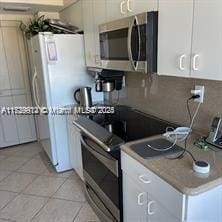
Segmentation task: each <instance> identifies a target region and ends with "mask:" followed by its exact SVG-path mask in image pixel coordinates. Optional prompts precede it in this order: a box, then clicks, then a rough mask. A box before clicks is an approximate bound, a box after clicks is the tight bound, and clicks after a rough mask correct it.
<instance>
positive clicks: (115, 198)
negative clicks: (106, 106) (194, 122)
mask: <svg viewBox="0 0 222 222" xmlns="http://www.w3.org/2000/svg"><path fill="white" fill-rule="evenodd" d="M73 124H75V125H76V126H77V127H78V128H79V129H80V130H81V149H82V162H83V175H84V179H85V191H86V195H87V197H88V200H89V202H90V204H91V206H92V207H93V208H94V210H95V211H96V212H97V214H98V216H99V217H100V218H101V220H102V221H123V206H122V171H121V161H120V160H121V158H120V145H122V144H124V143H126V142H129V141H133V140H138V139H142V138H145V137H150V136H153V135H157V134H162V133H164V132H165V130H166V128H167V127H169V126H170V127H176V126H175V125H174V124H172V123H169V122H166V121H164V120H161V119H158V118H156V117H154V116H151V115H147V114H145V113H143V112H140V111H138V110H136V109H133V108H130V107H127V106H115V107H114V113H96V114H91V115H85V116H84V115H83V116H80V117H79V118H78V119H77V120H76V121H75V122H74V123H73Z"/></svg>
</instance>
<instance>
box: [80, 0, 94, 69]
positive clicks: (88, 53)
mask: <svg viewBox="0 0 222 222" xmlns="http://www.w3.org/2000/svg"><path fill="white" fill-rule="evenodd" d="M82 11H83V27H84V42H85V57H86V65H87V66H95V32H94V13H93V1H91V0H83V1H82Z"/></svg>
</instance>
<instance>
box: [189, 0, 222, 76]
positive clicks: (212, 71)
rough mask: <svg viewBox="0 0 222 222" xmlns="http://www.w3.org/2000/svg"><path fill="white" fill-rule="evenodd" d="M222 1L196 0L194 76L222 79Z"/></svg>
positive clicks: (193, 45) (193, 47) (193, 48)
mask: <svg viewBox="0 0 222 222" xmlns="http://www.w3.org/2000/svg"><path fill="white" fill-rule="evenodd" d="M221 9H222V1H221V0H214V1H212V0H205V1H202V0H195V1H194V25H193V44H192V63H191V68H192V73H191V75H192V77H194V78H202V79H213V80H222V63H221V58H222V37H221V36H222V22H221V18H222V10H221Z"/></svg>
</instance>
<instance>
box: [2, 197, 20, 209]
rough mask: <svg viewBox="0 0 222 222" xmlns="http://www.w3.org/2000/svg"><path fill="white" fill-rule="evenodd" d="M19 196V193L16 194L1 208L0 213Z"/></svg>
mask: <svg viewBox="0 0 222 222" xmlns="http://www.w3.org/2000/svg"><path fill="white" fill-rule="evenodd" d="M19 195H20V193H16V195H15V197H14V198H12V200H10V201H9V202H8V203H7V204H6V205H5V206H4V207H3V208H1V210H0V213H1V212H2V211H3V210H4V209H5V208H6V207H7V206H8V205H9V204H10V203H11V202H12V201H13V200H15V198H17V197H18V196H19Z"/></svg>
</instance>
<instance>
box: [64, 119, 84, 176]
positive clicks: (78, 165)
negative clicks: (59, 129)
mask: <svg viewBox="0 0 222 222" xmlns="http://www.w3.org/2000/svg"><path fill="white" fill-rule="evenodd" d="M72 121H73V119H72V117H71V116H70V117H69V116H68V118H67V122H68V123H67V126H68V138H69V152H70V162H71V165H72V168H73V169H74V170H75V171H76V173H77V174H78V175H79V177H80V178H81V179H82V180H83V168H82V151H81V143H80V132H79V130H78V129H77V128H76V127H75V126H74V125H73V124H72Z"/></svg>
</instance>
